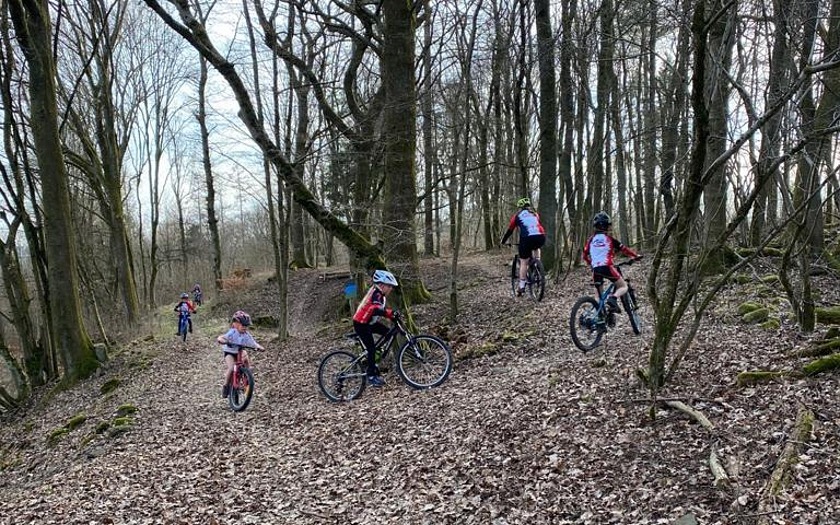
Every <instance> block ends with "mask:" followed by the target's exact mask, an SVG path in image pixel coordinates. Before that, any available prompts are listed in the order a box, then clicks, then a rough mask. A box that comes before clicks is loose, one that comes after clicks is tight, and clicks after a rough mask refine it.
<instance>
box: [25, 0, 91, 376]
mask: <svg viewBox="0 0 840 525" xmlns="http://www.w3.org/2000/svg"><path fill="white" fill-rule="evenodd" d="M9 10H10V13H11V18H12V22H13V24H14V26H15V33H16V35H17V38H18V41H19V42H20V45H21V48H22V50H23V53H24V56H25V57H26V60H27V63H28V65H29V97H30V104H31V116H32V119H31V125H32V136H33V139H34V142H35V152H36V157H37V158H38V167H39V169H40V172H41V192H42V201H43V210H44V230H45V232H46V253H47V261H48V263H49V264H48V276H49V291H48V295H47V297H48V300H49V301H50V304H51V306H52V308H51V310H52V312H53V313H54V314H55V315H53V316H52V319H50V322H51V323H52V325H53V332H54V334H55V340H54V344H55V345H56V347H57V348H58V352H59V355H60V356H61V362H62V366H63V368H64V379H65V381H67V382H68V383H73V382H75V381H77V380H79V379H82V378H85V377H87V376H89V375H90V374H91V373H92V372H93V371H94V370H96V368H98V366H99V362H98V361H97V359H96V354H95V353H94V351H93V344H92V343H91V340H90V337H89V336H88V333H87V330H86V329H85V326H84V322H83V319H82V310H81V304H80V302H79V297H78V295H77V291H78V289H79V277H78V266H77V261H76V246H75V241H74V239H75V235H74V232H73V221H72V217H71V213H70V191H69V187H68V178H67V171H66V168H65V166H64V154H63V152H62V148H61V140H60V139H59V134H58V110H57V103H56V93H57V89H56V82H55V61H54V56H53V53H52V47H51V45H52V31H51V23H50V18H49V4H48V2H46V1H45V0H38V1H32V2H22V1H20V0H13V1H11V2H9Z"/></svg>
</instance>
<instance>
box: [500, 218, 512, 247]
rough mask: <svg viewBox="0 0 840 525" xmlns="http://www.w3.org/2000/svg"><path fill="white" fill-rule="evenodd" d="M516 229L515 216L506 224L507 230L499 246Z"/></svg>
mask: <svg viewBox="0 0 840 525" xmlns="http://www.w3.org/2000/svg"><path fill="white" fill-rule="evenodd" d="M515 229H516V215H514V216H513V217H511V218H510V223H509V224H508V229H507V231H506V232H505V235H504V237H502V242H500V243H499V244H504V243H505V242H507V240H508V239H509V238H510V236H511V235H513V231H514V230H515Z"/></svg>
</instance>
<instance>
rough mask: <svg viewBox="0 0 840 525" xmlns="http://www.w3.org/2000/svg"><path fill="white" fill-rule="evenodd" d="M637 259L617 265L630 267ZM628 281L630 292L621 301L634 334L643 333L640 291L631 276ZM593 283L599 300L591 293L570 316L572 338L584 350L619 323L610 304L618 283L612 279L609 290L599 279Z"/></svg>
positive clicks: (596, 344)
mask: <svg viewBox="0 0 840 525" xmlns="http://www.w3.org/2000/svg"><path fill="white" fill-rule="evenodd" d="M634 261H635V259H630V260H628V261H624V262H621V263H619V264H617V265H616V267H618V268H620V267H622V266H628V265H630V264H633V262H634ZM624 280H625V282H626V283H627V293H625V294H624V295H622V296H621V304H622V305H623V306H624V311H625V312H627V318H628V319H629V320H630V327H631V328H632V329H633V333H634V334H636V335H639V334H641V333H642V319H641V317H639V312H638V303H637V302H636V291H635V290H634V289H633V285H632V284H631V283H630V279H628V278H626V277H625V278H624ZM591 284H592V286H594V287H595V289H596V290H597V291H598V299H595V298H594V297H590V296H584V297H580V298H578V300H577V301H575V304H574V306H572V313H571V315H570V316H569V332H570V333H571V336H572V341H574V343H575V346H577V347H578V348H580V349H581V350H583V351H584V352H586V351H588V350H592V349H593V348H595V347H596V346H598V345H599V344H600V343H601V339H602V338H603V337H604V334H605V333H607V330H608V329H610V328H613V327H614V326H615V313H613V312H611V311H610V310H609V306H607V299H608V298H609V296H610V294H611V293H613V291H614V290H615V283H614V282H610V284H609V286H607V287H606V289H603V282H597V281H596V282H593V283H591Z"/></svg>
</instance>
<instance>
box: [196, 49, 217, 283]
mask: <svg viewBox="0 0 840 525" xmlns="http://www.w3.org/2000/svg"><path fill="white" fill-rule="evenodd" d="M199 65H200V70H199V71H200V73H199V75H200V76H199V78H198V112H197V113H196V119H197V120H198V127H199V130H200V131H201V165H202V167H203V168H204V185H205V186H206V188H205V189H206V191H207V197H206V198H205V204H206V206H207V229H208V231H209V232H210V244H211V247H212V250H213V286H214V289H215V291H216V295H217V296H218V295H219V292H221V291H222V240H221V237H220V235H219V218H218V217H217V216H216V187H215V179H214V177H213V164H212V162H211V160H210V130H209V129H207V60H206V59H205V58H204V57H203V56H202V57H200V58H199Z"/></svg>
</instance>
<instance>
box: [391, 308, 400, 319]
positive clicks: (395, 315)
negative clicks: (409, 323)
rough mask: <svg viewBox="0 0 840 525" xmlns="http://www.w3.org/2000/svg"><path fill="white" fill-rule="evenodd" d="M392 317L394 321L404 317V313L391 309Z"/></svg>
mask: <svg viewBox="0 0 840 525" xmlns="http://www.w3.org/2000/svg"><path fill="white" fill-rule="evenodd" d="M391 318H392V319H393V320H394V321H399V320H400V319H402V314H401V313H400V311H399V310H391Z"/></svg>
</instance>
